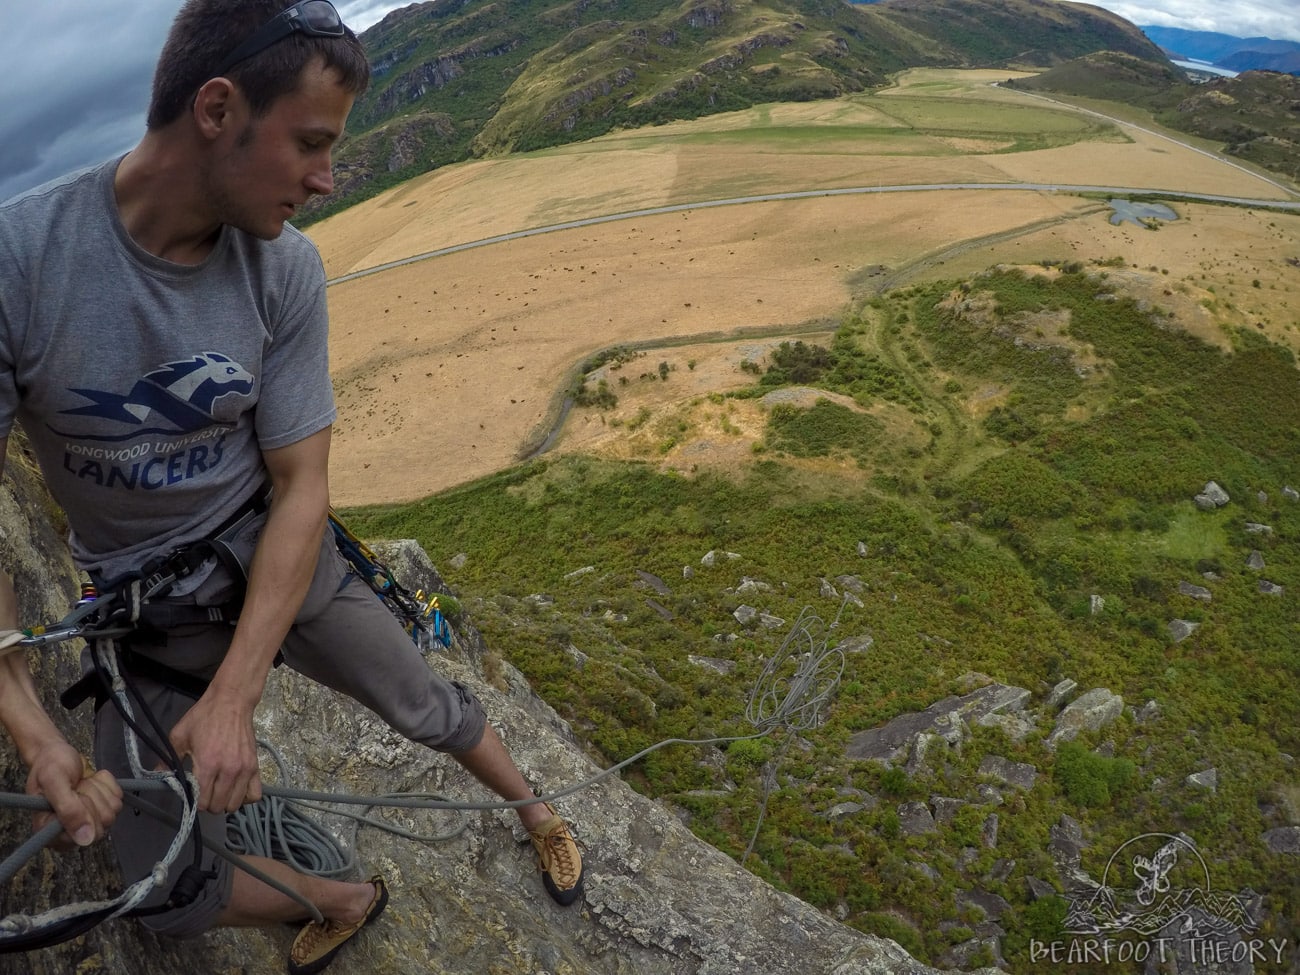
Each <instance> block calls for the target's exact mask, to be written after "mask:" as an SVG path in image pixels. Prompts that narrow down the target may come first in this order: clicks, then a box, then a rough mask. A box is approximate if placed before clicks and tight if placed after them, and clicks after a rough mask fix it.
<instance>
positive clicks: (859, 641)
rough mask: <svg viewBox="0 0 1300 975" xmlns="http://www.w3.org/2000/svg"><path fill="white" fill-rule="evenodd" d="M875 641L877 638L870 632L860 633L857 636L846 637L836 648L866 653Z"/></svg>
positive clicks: (841, 650) (846, 651) (847, 651)
mask: <svg viewBox="0 0 1300 975" xmlns="http://www.w3.org/2000/svg"><path fill="white" fill-rule="evenodd" d="M875 642H876V638H875V637H874V636H872V635H871V634H870V633H860V634H858V635H857V636H850V637H845V638H844V639H843V640H841V641H840V642H839V643H837V644H836V645H835V649H836V650H838V651H840V652H841V653H865V652H866V651H868V650H870V649H871V647H872V645H873V644H874V643H875Z"/></svg>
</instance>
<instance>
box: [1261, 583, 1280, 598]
mask: <svg viewBox="0 0 1300 975" xmlns="http://www.w3.org/2000/svg"><path fill="white" fill-rule="evenodd" d="M1259 591H1260V594H1261V595H1264V596H1280V595H1282V593H1283V592H1284V590H1283V588H1282V587H1281V586H1279V585H1278V584H1277V583H1276V582H1269V581H1268V580H1267V579H1260V580H1259Z"/></svg>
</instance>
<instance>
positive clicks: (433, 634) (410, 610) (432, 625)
mask: <svg viewBox="0 0 1300 975" xmlns="http://www.w3.org/2000/svg"><path fill="white" fill-rule="evenodd" d="M329 521H330V527H331V528H332V529H333V530H334V541H335V543H336V544H337V545H338V549H339V552H340V553H341V554H342V556H343V557H344V558H345V559H347V561H348V564H350V565H351V566H352V569H353V571H355V572H356V574H357V575H358V576H360V577H361V579H362V580H364V581H365V583H366V585H367V586H369V587H370V590H371V592H373V593H374V594H375V595H376V596H378V597H379V599H380V601H381V602H382V603H383V604H384V605H385V606H387V607H388V609H389V611H390V612H391V613H392V614H393V615H394V616H396V617H397V618H398V620H399V621H400V622H401V623H402V625H403V626H404V627H405V628H406V632H407V633H409V634H410V635H411V639H412V640H414V641H415V645H416V646H417V647H419V648H420V649H421V650H425V651H428V650H432V649H434V648H435V647H436V646H439V645H440V646H442V647H443V648H447V647H450V646H451V641H452V634H451V625H450V624H449V623H448V622H447V618H446V617H445V616H443V614H442V608H441V607H440V606H439V604H438V594H437V593H429V594H427V595H426V594H425V592H424V590H423V589H417V590H416V591H415V592H414V593H412V592H411V591H410V590H409V589H407V588H405V587H403V586H402V585H401V584H400V583H399V582H398V581H397V579H396V578H395V577H394V576H393V572H392V570H391V569H389V568H388V566H386V565H385V564H384V563H383V562H381V561H380V559H379V556H377V555H376V554H375V553H374V551H372V550H371V548H370V546H368V545H367V544H366V543H365V542H363V541H362V540H361V539H359V538H357V536H356V535H354V534H353V533H352V531H351V529H349V528H348V527H347V526H346V525H345V524H343V522H342V521H341V520H340V519H339V516H338V515H337V514H336V513H335V512H334V509H332V508H331V509H330V513H329Z"/></svg>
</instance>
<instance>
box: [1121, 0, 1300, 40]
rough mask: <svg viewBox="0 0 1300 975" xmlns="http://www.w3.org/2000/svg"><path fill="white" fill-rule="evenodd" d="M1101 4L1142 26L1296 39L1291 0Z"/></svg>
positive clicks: (1296, 16)
mask: <svg viewBox="0 0 1300 975" xmlns="http://www.w3.org/2000/svg"><path fill="white" fill-rule="evenodd" d="M1101 6H1103V7H1105V8H1106V9H1107V10H1110V11H1113V12H1114V13H1117V14H1119V15H1120V16H1121V17H1123V18H1124V19H1126V20H1130V21H1132V22H1133V23H1135V24H1140V25H1142V26H1147V25H1155V26H1158V27H1181V28H1182V29H1183V30H1204V31H1213V32H1215V33H1219V34H1231V35H1232V36H1234V37H1272V38H1275V39H1277V40H1288V41H1297V42H1300V13H1298V12H1297V10H1296V5H1295V0H1233V2H1232V3H1223V2H1222V0H1144V2H1128V0H1116V2H1108V3H1103V4H1101Z"/></svg>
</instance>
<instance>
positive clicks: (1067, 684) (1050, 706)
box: [1043, 677, 1079, 711]
mask: <svg viewBox="0 0 1300 975" xmlns="http://www.w3.org/2000/svg"><path fill="white" fill-rule="evenodd" d="M1078 689H1079V682H1078V681H1077V680H1071V679H1070V678H1068V677H1067V678H1065V680H1062V681H1058V682H1057V684H1056V685H1055V686H1054V687H1053V688H1052V691H1051V693H1050V694H1048V695H1047V700H1046V701H1044V702H1043V706H1044V707H1046V708H1047V710H1048V711H1057V710H1059V709H1060V707H1061V705H1063V704H1064V703H1065V702H1066V701H1068V700H1069V699H1070V698H1071V697H1072V696H1073V695H1074V692H1075V691H1077V690H1078Z"/></svg>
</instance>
